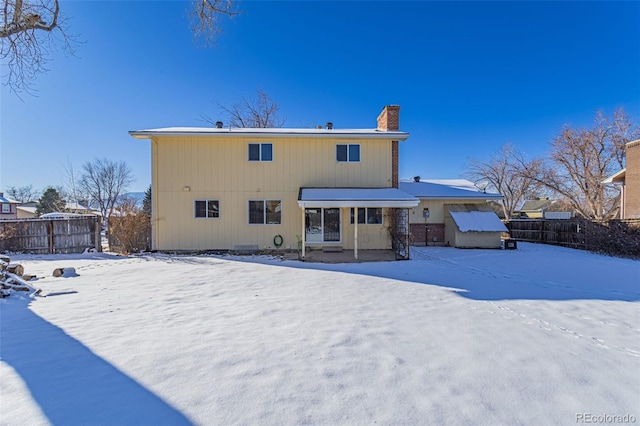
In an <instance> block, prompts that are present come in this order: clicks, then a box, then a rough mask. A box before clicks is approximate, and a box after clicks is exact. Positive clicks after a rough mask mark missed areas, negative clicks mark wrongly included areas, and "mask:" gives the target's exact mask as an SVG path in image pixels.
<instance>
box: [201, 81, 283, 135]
mask: <svg viewBox="0 0 640 426" xmlns="http://www.w3.org/2000/svg"><path fill="white" fill-rule="evenodd" d="M216 104H217V106H218V108H220V110H222V111H223V113H224V114H225V115H226V116H227V119H228V120H229V125H230V126H231V127H241V128H267V127H271V128H273V127H282V126H284V123H285V121H286V120H285V118H284V117H283V116H282V115H281V114H280V107H279V106H278V103H277V102H276V101H274V100H273V99H272V98H271V97H270V96H269V95H268V94H267V93H266V92H265V91H264V90H262V89H258V94H257V96H256V98H255V99H253V100H247V99H246V98H242V102H241V103H238V104H234V105H232V106H231V107H227V106H226V105H223V104H221V103H220V102H216ZM201 117H202V119H203V120H204V121H206V122H208V123H211V124H213V125H215V124H216V122H217V121H218V120H213V119H212V118H211V117H209V116H207V115H205V114H201Z"/></svg>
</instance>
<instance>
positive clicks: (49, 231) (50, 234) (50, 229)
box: [47, 220, 55, 254]
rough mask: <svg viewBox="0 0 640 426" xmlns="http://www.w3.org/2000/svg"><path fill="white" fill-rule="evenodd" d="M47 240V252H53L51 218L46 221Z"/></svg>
mask: <svg viewBox="0 0 640 426" xmlns="http://www.w3.org/2000/svg"><path fill="white" fill-rule="evenodd" d="M47 241H48V243H49V254H54V253H55V248H54V246H53V244H54V241H53V220H50V221H48V222H47Z"/></svg>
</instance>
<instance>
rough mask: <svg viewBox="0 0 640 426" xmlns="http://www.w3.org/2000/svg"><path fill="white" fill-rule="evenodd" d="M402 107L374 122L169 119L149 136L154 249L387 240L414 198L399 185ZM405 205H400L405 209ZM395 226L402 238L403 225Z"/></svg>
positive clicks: (385, 245)
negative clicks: (270, 124) (182, 123)
mask: <svg viewBox="0 0 640 426" xmlns="http://www.w3.org/2000/svg"><path fill="white" fill-rule="evenodd" d="M399 110H400V107H398V106H387V107H385V108H384V109H383V111H382V113H381V114H380V115H379V116H378V120H377V121H378V126H377V128H375V129H334V128H333V126H332V124H331V123H327V126H326V128H319V129H287V128H223V127H222V123H218V124H217V126H216V127H215V128H192V127H171V128H161V129H150V130H137V131H131V132H129V133H130V134H131V135H132V136H133V137H135V138H137V139H149V140H150V141H151V162H152V185H151V188H152V196H151V199H152V248H153V249H156V250H234V249H236V250H238V249H272V248H282V249H294V250H295V249H296V248H298V247H299V245H300V249H301V254H302V256H303V257H304V255H305V252H306V251H307V250H308V249H310V248H324V247H335V248H345V249H353V250H354V255H355V257H356V258H357V256H358V252H357V250H358V248H360V249H390V248H392V238H391V236H390V232H389V230H388V229H387V225H388V219H387V215H388V214H389V213H390V212H392V211H394V212H396V210H394V209H400V210H399V211H400V212H401V213H400V215H402V214H404V215H405V217H406V215H407V214H408V208H411V207H415V206H417V205H418V203H419V201H418V199H417V198H415V197H414V196H412V195H410V194H407V193H405V192H403V191H401V190H400V189H398V156H399V153H398V149H399V147H398V145H399V141H404V140H406V139H407V138H408V137H409V134H408V133H406V132H402V131H400V130H399ZM402 212H404V213H402ZM398 229H399V231H398V233H400V234H402V235H405V236H406V239H407V240H408V229H406V226H405V227H404V228H402V227H401V226H399V228H398Z"/></svg>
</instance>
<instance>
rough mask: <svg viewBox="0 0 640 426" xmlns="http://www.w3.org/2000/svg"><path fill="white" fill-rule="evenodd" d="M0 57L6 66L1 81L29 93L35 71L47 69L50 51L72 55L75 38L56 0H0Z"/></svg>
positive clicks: (41, 71) (16, 90)
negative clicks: (2, 3) (55, 50)
mask: <svg viewBox="0 0 640 426" xmlns="http://www.w3.org/2000/svg"><path fill="white" fill-rule="evenodd" d="M3 2H4V5H3V6H4V7H3V9H2V20H1V21H0V41H1V42H2V45H1V47H0V60H1V61H2V62H3V64H4V65H6V67H7V71H6V73H5V74H4V75H3V76H2V77H3V80H4V81H3V84H4V85H5V86H8V87H9V88H10V89H11V90H12V91H14V92H15V93H19V92H23V91H24V92H27V93H31V91H32V85H33V81H34V80H35V79H36V77H37V76H38V74H41V73H43V72H46V71H47V68H46V64H47V62H48V61H49V55H50V52H51V50H53V49H55V48H56V46H60V45H61V46H62V49H63V50H64V51H65V53H68V54H73V53H74V49H73V44H74V43H76V42H77V40H76V37H75V36H72V35H70V34H69V33H68V32H67V30H66V25H65V23H64V17H63V15H62V14H61V13H60V4H59V0H3Z"/></svg>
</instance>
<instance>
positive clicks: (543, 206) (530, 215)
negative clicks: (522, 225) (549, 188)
mask: <svg viewBox="0 0 640 426" xmlns="http://www.w3.org/2000/svg"><path fill="white" fill-rule="evenodd" d="M555 202H556V201H555V200H550V199H549V198H547V197H541V198H538V199H537V200H526V201H525V202H524V203H522V206H520V208H518V209H516V210H515V211H514V212H513V213H514V215H513V216H514V218H517V217H519V218H521V219H543V218H544V215H545V212H546V211H547V210H548V209H549V208H550V207H551V206H552V205H553V204H554V203H555Z"/></svg>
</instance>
